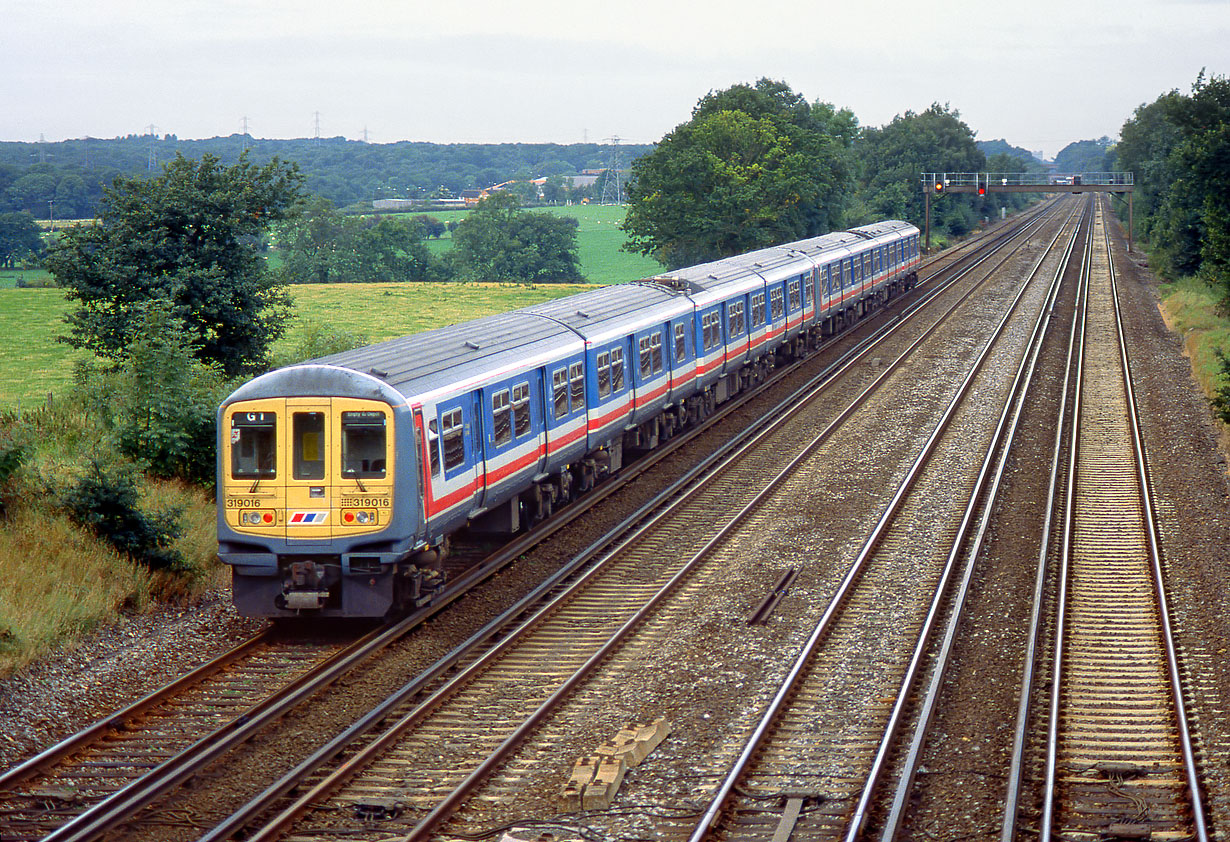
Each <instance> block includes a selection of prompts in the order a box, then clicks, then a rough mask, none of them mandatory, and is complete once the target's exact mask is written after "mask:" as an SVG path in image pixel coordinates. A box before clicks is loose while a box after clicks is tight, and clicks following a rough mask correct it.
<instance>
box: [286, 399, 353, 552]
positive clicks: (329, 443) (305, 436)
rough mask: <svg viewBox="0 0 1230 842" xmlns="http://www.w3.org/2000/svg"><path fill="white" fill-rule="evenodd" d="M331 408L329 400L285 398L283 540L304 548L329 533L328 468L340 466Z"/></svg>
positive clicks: (330, 476) (330, 488)
mask: <svg viewBox="0 0 1230 842" xmlns="http://www.w3.org/2000/svg"><path fill="white" fill-rule="evenodd" d="M332 409H333V408H332V401H331V400H330V399H329V398H287V399H286V414H287V416H288V419H287V421H288V423H286V424H284V425H282V428H283V433H284V435H285V436H286V445H285V450H284V452H285V453H286V454H287V456H288V458H289V462H290V464H289V466H288V467H289V468H290V470H289V471H288V472H287V473H286V538H287V540H288V541H294V542H296V543H297V544H300V545H302V546H303V547H304V549H310V545H312V544H316V543H321V544H324V543H327V542H328V541H329V538H330V537H331V535H332V531H333V526H334V524H333V523H332V522H331V521H332V518H333V511H332V509H333V506H332V501H333V483H334V481H335V480H334V476H333V474H334V472H333V471H332V470H331V466H333V465H338V464H340V455H339V453H340V451H339V450H338V447H339V445H338V442H336V441H335V440H334V436H333V435H332V432H333V431H332V430H331V429H330V426H331V424H330V419H331V418H332Z"/></svg>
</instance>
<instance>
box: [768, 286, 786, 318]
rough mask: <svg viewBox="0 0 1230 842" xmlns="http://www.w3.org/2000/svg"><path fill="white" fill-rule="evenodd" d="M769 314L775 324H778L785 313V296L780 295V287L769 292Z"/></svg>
mask: <svg viewBox="0 0 1230 842" xmlns="http://www.w3.org/2000/svg"><path fill="white" fill-rule="evenodd" d="M769 312H770V313H771V314H772V316H773V321H775V322H780V321H781V320H782V316H783V315H785V313H786V296H785V295H783V294H782V288H781V287H774V288H773V289H771V290H769Z"/></svg>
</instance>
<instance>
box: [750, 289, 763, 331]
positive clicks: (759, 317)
mask: <svg viewBox="0 0 1230 842" xmlns="http://www.w3.org/2000/svg"><path fill="white" fill-rule="evenodd" d="M763 324H764V293H763V292H758V293H756V294H755V295H753V296H752V327H753V328H758V327H760V326H761V325H763Z"/></svg>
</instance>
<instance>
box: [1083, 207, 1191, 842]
mask: <svg viewBox="0 0 1230 842" xmlns="http://www.w3.org/2000/svg"><path fill="white" fill-rule="evenodd" d="M1102 236H1103V240H1104V242H1103V245H1104V247H1105V249H1106V260H1107V265H1108V266H1109V268H1110V285H1111V290H1112V293H1113V294H1112V301H1113V303H1114V310H1115V330H1116V333H1117V334H1118V337H1119V359H1120V361H1121V363H1122V365H1123V388H1124V392H1125V393H1126V395H1127V404H1128V421H1129V424H1128V427H1129V429H1130V431H1131V434H1132V453H1133V457H1134V461H1135V467H1136V476H1137V481H1138V482H1139V484H1140V499H1141V502H1142V504H1143V505H1144V510H1145V516H1144V526H1145V536H1146V538H1147V539H1148V546H1149V566H1150V569H1151V570H1152V572H1153V581H1154V586H1155V588H1156V594H1155V595H1156V602H1157V609H1158V614H1159V620H1160V623H1161V631H1162V643H1163V647H1164V649H1165V652H1166V667H1167V672H1168V673H1169V675H1170V692H1171V696H1172V699H1173V703H1174V711H1175V728H1176V730H1177V731H1178V734H1179V743H1180V746H1181V749H1182V755H1183V769H1184V772H1185V774H1186V776H1187V789H1188V796H1189V798H1190V799H1191V807H1192V820H1193V823H1194V824H1195V831H1196V834H1195V838H1196V842H1208V838H1209V830H1208V826H1207V824H1206V821H1205V815H1204V798H1203V796H1202V795H1201V792H1200V774H1199V772H1198V770H1197V768H1196V752H1195V749H1194V747H1193V745H1192V737H1191V731H1190V729H1189V728H1188V725H1187V708H1186V704H1185V702H1184V700H1183V683H1182V676H1181V673H1180V671H1179V658H1178V653H1177V651H1176V647H1175V642H1174V632H1173V629H1172V623H1171V615H1170V605H1169V600H1168V599H1167V596H1166V575H1165V571H1164V570H1163V569H1162V550H1161V541H1160V540H1159V538H1158V528H1157V515H1156V511H1155V510H1154V507H1153V491H1152V485H1151V483H1150V482H1149V466H1148V456H1147V453H1146V451H1145V442H1144V437H1143V435H1142V434H1141V431H1140V415H1139V412H1138V411H1137V408H1136V397H1135V389H1134V387H1133V386H1132V365H1131V359H1130V357H1129V354H1128V347H1127V338H1126V337H1125V336H1124V332H1123V314H1122V311H1121V310H1120V308H1119V287H1118V273H1117V272H1116V271H1115V262H1114V257H1113V255H1112V253H1111V247H1110V235H1109V233H1107V230H1106V227H1105V226H1103V229H1102Z"/></svg>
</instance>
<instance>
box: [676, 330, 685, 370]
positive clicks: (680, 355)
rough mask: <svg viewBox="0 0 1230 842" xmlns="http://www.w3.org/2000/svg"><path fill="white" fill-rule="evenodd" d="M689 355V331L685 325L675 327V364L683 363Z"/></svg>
mask: <svg viewBox="0 0 1230 842" xmlns="http://www.w3.org/2000/svg"><path fill="white" fill-rule="evenodd" d="M687 355H688V330H687V328H685V327H684V326H683V325H675V362H677V363H681V362H683V361H684V359H685V358H686V357H687Z"/></svg>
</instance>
